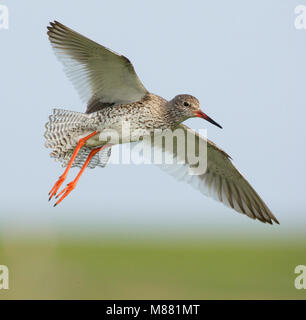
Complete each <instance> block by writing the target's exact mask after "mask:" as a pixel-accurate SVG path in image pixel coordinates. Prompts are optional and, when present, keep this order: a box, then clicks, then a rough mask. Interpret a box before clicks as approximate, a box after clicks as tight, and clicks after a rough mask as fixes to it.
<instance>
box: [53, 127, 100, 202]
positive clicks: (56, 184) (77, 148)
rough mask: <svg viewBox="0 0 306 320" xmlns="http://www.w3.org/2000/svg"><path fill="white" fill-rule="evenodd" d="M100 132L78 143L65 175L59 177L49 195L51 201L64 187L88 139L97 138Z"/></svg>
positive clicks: (95, 132)
mask: <svg viewBox="0 0 306 320" xmlns="http://www.w3.org/2000/svg"><path fill="white" fill-rule="evenodd" d="M97 133H98V132H97V131H94V132H93V133H91V134H90V135H88V136H86V137H84V138H82V139H80V141H79V142H78V144H77V146H76V148H75V150H74V152H73V154H72V157H71V159H70V161H69V163H68V165H67V168H66V170H65V171H64V173H63V174H62V175H61V176H60V177H59V179H58V180H57V181H56V183H55V185H54V186H53V188H52V189H51V190H50V192H49V195H50V198H49V201H50V200H51V199H52V197H53V196H54V195H55V194H56V192H57V190H58V189H59V188H60V186H61V185H62V183H63V182H64V181H65V179H66V177H67V174H68V172H69V170H70V168H71V166H72V164H73V161H74V160H75V158H76V156H77V155H78V153H79V151H80V150H81V148H82V147H83V146H84V144H85V143H86V141H87V140H88V139H90V138H91V137H93V136H95V135H96V134H97Z"/></svg>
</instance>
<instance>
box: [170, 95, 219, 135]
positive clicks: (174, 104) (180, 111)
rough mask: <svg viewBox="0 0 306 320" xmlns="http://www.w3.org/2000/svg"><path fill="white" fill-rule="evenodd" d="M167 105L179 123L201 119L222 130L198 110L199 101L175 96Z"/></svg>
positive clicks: (190, 97)
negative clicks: (191, 119)
mask: <svg viewBox="0 0 306 320" xmlns="http://www.w3.org/2000/svg"><path fill="white" fill-rule="evenodd" d="M169 104H170V107H171V109H172V108H173V112H174V113H175V115H176V116H177V117H178V118H180V122H182V121H184V120H186V119H189V118H202V119H205V120H207V121H209V122H210V123H212V124H214V125H216V126H217V127H219V128H221V129H222V127H221V126H220V125H219V124H218V123H217V122H215V121H214V120H213V119H211V118H210V117H209V116H208V115H206V114H205V113H204V112H203V111H202V110H201V109H200V102H199V100H198V99H197V98H195V97H193V96H191V95H188V94H180V95H178V96H175V97H174V98H173V99H172V100H171V101H169Z"/></svg>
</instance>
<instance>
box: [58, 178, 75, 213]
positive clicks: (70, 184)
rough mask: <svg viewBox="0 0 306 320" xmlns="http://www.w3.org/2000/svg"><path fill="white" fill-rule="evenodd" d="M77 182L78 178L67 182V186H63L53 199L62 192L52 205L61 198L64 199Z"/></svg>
mask: <svg viewBox="0 0 306 320" xmlns="http://www.w3.org/2000/svg"><path fill="white" fill-rule="evenodd" d="M77 182H78V179H74V180H73V181H71V182H69V183H68V184H67V187H66V188H64V189H63V190H62V191H61V192H60V193H59V194H58V195H57V196H56V197H55V199H57V198H58V197H59V196H61V195H62V194H63V195H62V197H61V198H60V199H59V200H58V201H57V202H56V203H55V204H54V206H53V207H55V206H57V205H58V204H59V203H60V202H61V201H62V200H63V199H65V198H66V197H67V196H68V194H69V193H70V192H71V191H72V190H73V189H74V188H75V186H76V184H77Z"/></svg>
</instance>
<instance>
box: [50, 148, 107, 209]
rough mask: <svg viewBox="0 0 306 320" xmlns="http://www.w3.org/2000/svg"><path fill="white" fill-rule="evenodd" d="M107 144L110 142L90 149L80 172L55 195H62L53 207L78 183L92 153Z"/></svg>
mask: <svg viewBox="0 0 306 320" xmlns="http://www.w3.org/2000/svg"><path fill="white" fill-rule="evenodd" d="M109 146H110V144H106V145H104V146H102V147H99V148H96V149H93V150H91V151H90V153H89V155H88V157H87V159H86V161H85V162H84V164H83V167H82V168H81V170H80V172H79V173H78V175H77V176H76V177H75V179H74V180H73V181H71V182H69V183H68V184H67V187H66V188H64V189H63V190H62V191H61V192H60V193H59V194H58V195H57V196H56V197H55V198H56V199H57V198H58V197H59V196H62V197H61V198H60V199H59V200H58V201H57V202H56V203H55V205H54V207H55V206H57V205H58V204H59V203H60V202H61V201H62V200H63V199H65V198H66V197H67V196H68V194H69V193H70V192H71V191H72V190H73V189H74V188H75V186H76V184H77V183H78V181H79V179H80V177H81V175H82V173H83V172H84V170H85V169H86V167H87V166H88V164H89V162H90V160H91V159H92V157H94V155H95V154H96V153H97V152H99V151H100V150H102V149H104V148H107V147H109Z"/></svg>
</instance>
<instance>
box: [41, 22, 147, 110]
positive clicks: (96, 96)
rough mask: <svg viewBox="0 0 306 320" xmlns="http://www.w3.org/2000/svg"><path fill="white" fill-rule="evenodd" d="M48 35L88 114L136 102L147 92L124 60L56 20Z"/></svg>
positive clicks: (127, 61)
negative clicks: (85, 104) (85, 105)
mask: <svg viewBox="0 0 306 320" xmlns="http://www.w3.org/2000/svg"><path fill="white" fill-rule="evenodd" d="M47 33H48V36H49V40H50V42H51V45H52V47H53V49H54V51H55V54H56V56H57V57H58V59H59V60H60V61H61V62H62V63H63V65H64V71H65V73H66V75H67V76H68V78H69V79H70V80H71V81H72V83H73V85H74V87H75V88H76V90H77V91H78V93H79V95H80V97H81V99H82V101H83V102H86V103H87V110H86V112H87V113H91V112H94V111H97V110H99V109H101V108H103V107H104V106H109V105H116V104H125V103H132V102H136V101H139V100H141V99H142V98H143V97H144V96H145V95H146V94H147V93H148V92H147V90H146V88H145V87H144V86H143V85H142V83H141V82H140V80H139V78H138V77H137V74H136V72H135V70H134V67H133V65H132V64H131V62H130V61H129V60H128V59H127V58H126V57H124V56H122V55H119V54H117V53H115V52H113V51H111V50H109V49H107V48H105V47H103V46H101V45H99V44H98V43H96V42H94V41H92V40H90V39H88V38H86V37H84V36H82V35H81V34H79V33H77V32H75V31H73V30H71V29H69V28H67V27H66V26H64V25H63V24H61V23H59V22H57V21H55V22H51V23H50V26H48V32H47Z"/></svg>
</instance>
